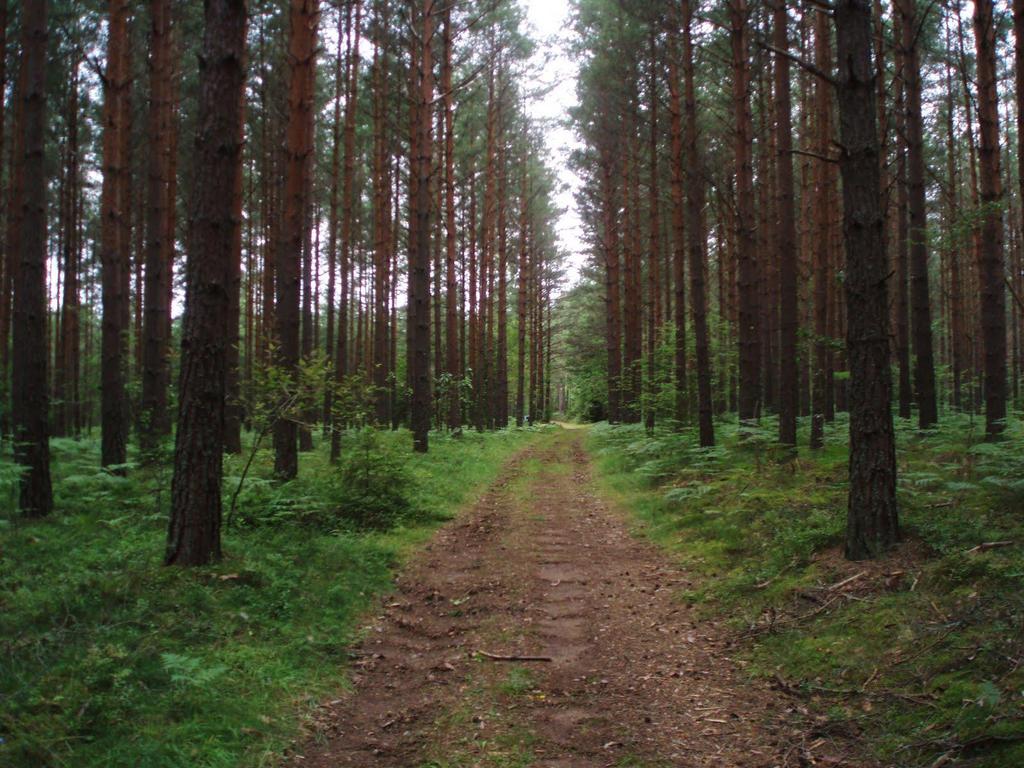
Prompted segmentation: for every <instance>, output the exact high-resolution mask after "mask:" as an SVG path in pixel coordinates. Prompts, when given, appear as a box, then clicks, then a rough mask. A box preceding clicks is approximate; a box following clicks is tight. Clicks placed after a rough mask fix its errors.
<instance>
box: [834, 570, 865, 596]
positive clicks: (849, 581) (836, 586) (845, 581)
mask: <svg viewBox="0 0 1024 768" xmlns="http://www.w3.org/2000/svg"><path fill="white" fill-rule="evenodd" d="M867 575H868V572H867V571H861V572H860V573H855V574H854V575H853V576H851V577H850V578H848V579H843V580H842V581H840V582H839V583H838V584H833V585H831V586H830V587H829V588H828V591H829V592H835V591H836V590H838V589H842V588H843V587H845V586H847V585H848V584H852V583H853V582H855V581H856V580H857V579H860V578H862V577H864V576H867Z"/></svg>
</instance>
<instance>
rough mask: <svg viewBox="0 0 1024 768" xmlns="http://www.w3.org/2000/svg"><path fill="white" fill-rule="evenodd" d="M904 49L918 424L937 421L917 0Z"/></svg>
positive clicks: (905, 27)
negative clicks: (929, 285) (929, 287)
mask: <svg viewBox="0 0 1024 768" xmlns="http://www.w3.org/2000/svg"><path fill="white" fill-rule="evenodd" d="M898 5H899V13H900V16H901V23H900V32H901V34H902V48H903V66H902V74H903V83H904V92H905V98H904V111H905V117H904V126H905V132H906V142H907V178H906V183H907V213H908V215H909V217H910V220H909V225H908V232H909V237H910V320H911V332H912V334H913V338H914V386H915V390H916V399H917V408H918V424H919V425H920V427H921V428H922V429H924V428H927V427H929V426H931V425H932V424H934V423H935V422H936V421H938V418H939V412H938V405H937V403H936V397H935V359H934V352H933V349H932V318H931V299H930V296H929V289H928V229H927V226H928V221H927V209H926V201H925V188H924V121H923V117H922V115H921V64H920V56H919V53H918V40H919V34H920V26H921V25H922V24H923V22H924V19H921V18H919V17H918V13H917V0H899V3H898Z"/></svg>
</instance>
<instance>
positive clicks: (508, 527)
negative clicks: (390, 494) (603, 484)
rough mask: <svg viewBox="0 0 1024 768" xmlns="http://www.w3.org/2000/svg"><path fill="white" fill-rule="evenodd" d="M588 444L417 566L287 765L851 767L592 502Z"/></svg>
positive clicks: (488, 501)
mask: <svg viewBox="0 0 1024 768" xmlns="http://www.w3.org/2000/svg"><path fill="white" fill-rule="evenodd" d="M582 442H583V433H581V432H578V431H576V432H569V431H561V430H560V431H559V432H558V433H557V434H555V435H553V436H551V437H545V438H543V440H542V441H541V442H540V443H538V444H537V445H535V446H534V447H532V448H530V449H528V450H526V451H524V452H523V453H521V454H520V455H518V456H517V457H516V458H515V459H513V460H512V461H511V462H510V463H509V465H508V466H507V467H506V468H505V470H504V472H503V475H502V477H501V478H500V479H499V480H498V482H496V483H495V485H494V486H493V487H492V488H491V489H490V490H489V491H488V492H487V493H486V494H485V495H484V496H483V497H482V498H481V499H480V500H479V501H478V502H477V503H476V505H475V506H474V507H473V508H472V509H470V510H468V511H466V512H465V513H464V514H463V515H462V516H460V517H459V518H458V519H456V520H454V521H453V522H452V523H450V524H448V525H447V526H446V527H445V528H444V529H442V530H441V531H440V532H439V533H438V535H437V537H436V538H435V539H434V541H433V542H432V544H431V545H430V546H429V547H428V548H427V549H426V551H424V552H423V553H422V554H421V555H420V556H419V557H418V558H417V559H416V560H415V561H414V562H413V563H411V564H410V565H409V567H408V568H407V569H406V571H405V572H404V574H403V575H402V577H401V579H400V580H399V584H398V589H397V591H396V593H395V594H394V595H392V596H391V597H390V598H388V600H387V601H386V603H385V604H384V605H383V606H382V608H381V612H380V615H379V616H377V618H376V619H375V621H374V622H373V623H372V625H371V626H369V627H368V629H367V632H366V637H365V640H364V641H363V643H362V644H361V645H360V646H359V647H358V649H357V654H358V656H357V658H356V661H355V662H354V667H353V670H352V680H353V683H354V690H353V691H352V692H351V693H346V694H343V695H342V696H341V698H339V699H337V700H335V701H332V702H330V703H328V704H325V705H324V707H323V708H322V709H321V710H320V711H319V712H318V714H317V717H316V719H315V726H316V729H315V732H314V733H312V734H311V735H310V737H309V740H308V742H307V743H306V744H305V745H304V746H303V747H302V748H301V750H300V754H297V755H293V756H292V757H291V765H293V766H316V767H317V768H328V767H331V768H335V767H337V766H358V767H359V768H374V767H379V768H423V767H425V766H431V767H432V768H469V767H470V766H474V767H476V766H479V767H480V768H512V767H523V768H525V766H536V767H537V768H542V767H545V768H597V767H598V766H602V767H603V766H633V767H635V768H654V767H655V766H658V767H660V766H723V767H724V766H783V765H791V766H797V765H855V763H851V762H846V761H844V760H841V759H839V758H838V757H835V755H840V754H842V753H843V752H844V751H848V750H847V748H846V745H838V744H833V743H831V742H830V741H828V740H827V739H825V738H818V736H817V735H816V734H814V733H812V732H811V731H810V730H809V725H808V723H807V719H806V717H804V716H803V715H802V714H801V713H800V709H799V707H798V705H797V702H795V701H793V700H790V699H788V698H787V697H786V696H785V694H783V693H781V692H778V691H773V690H769V689H767V688H766V687H762V686H758V685H755V684H752V683H751V682H750V681H749V680H748V679H747V678H746V677H744V675H743V673H742V671H740V670H739V669H738V667H737V666H736V664H735V663H734V662H733V661H732V660H731V658H730V652H729V643H728V638H729V633H728V632H727V631H726V630H725V629H723V628H720V627H718V626H716V625H715V624H712V623H708V622H706V621H701V620H697V619H696V618H695V617H694V616H693V615H692V613H691V612H690V610H689V609H688V608H686V607H685V606H684V605H683V604H682V603H681V602H679V601H678V600H677V599H676V596H677V595H678V592H679V591H680V590H681V589H684V588H685V587H686V586H687V581H686V575H685V574H684V573H682V572H680V571H678V570H677V569H675V568H674V567H673V566H672V565H671V564H670V563H669V561H668V560H667V559H666V558H665V557H664V556H663V555H662V554H660V553H659V552H658V551H657V550H655V549H654V548H653V547H652V546H650V545H648V544H646V543H644V542H642V541H640V540H638V539H637V538H635V537H634V536H632V535H631V534H630V533H629V530H628V527H627V524H626V522H625V521H624V518H623V517H622V516H621V515H620V514H619V513H617V512H616V511H615V510H612V509H610V508H609V506H608V505H607V504H606V503H604V502H603V501H602V500H601V499H600V498H599V497H598V496H597V494H596V491H595V490H594V485H593V482H592V479H591V469H590V465H589V462H588V459H587V456H586V455H585V453H584V451H583V447H582ZM484 654H492V655H495V656H504V657H541V658H543V659H549V660H517V659H512V660H496V659H493V658H489V657H487V656H486V655H484Z"/></svg>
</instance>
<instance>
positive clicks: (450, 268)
mask: <svg viewBox="0 0 1024 768" xmlns="http://www.w3.org/2000/svg"><path fill="white" fill-rule="evenodd" d="M443 37H444V41H443V43H444V63H443V66H442V68H441V90H442V91H443V94H444V197H445V301H446V305H445V372H446V373H447V374H448V375H449V376H450V377H451V378H450V385H449V386H450V387H451V388H452V391H451V392H449V393H448V415H447V421H448V428H449V429H451V430H452V431H457V430H458V429H459V428H460V427H461V426H462V407H461V400H460V394H461V393H460V390H461V386H460V385H461V380H462V371H461V370H460V366H459V346H458V344H459V339H458V325H459V317H458V284H457V283H456V280H455V244H456V235H457V233H456V229H455V123H454V117H455V97H454V94H453V92H452V69H453V66H452V46H453V40H452V8H451V3H447V4H446V5H445V7H444V32H443ZM524 178H525V176H524ZM523 204H524V205H525V199H524V200H523ZM521 366H522V358H521V357H520V371H521ZM521 381H522V374H521V373H520V384H521ZM516 413H517V418H516V423H517V424H518V425H519V426H522V405H521V402H520V407H519V408H518V409H517V411H516Z"/></svg>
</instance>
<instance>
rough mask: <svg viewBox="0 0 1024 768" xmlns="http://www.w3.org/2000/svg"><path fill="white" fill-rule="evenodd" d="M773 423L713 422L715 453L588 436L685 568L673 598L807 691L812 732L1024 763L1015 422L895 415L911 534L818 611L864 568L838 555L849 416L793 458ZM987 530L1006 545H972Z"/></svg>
mask: <svg viewBox="0 0 1024 768" xmlns="http://www.w3.org/2000/svg"><path fill="white" fill-rule="evenodd" d="M774 427H775V425H774V423H773V422H772V421H770V420H766V421H765V423H764V425H763V427H762V428H761V429H759V430H755V431H754V432H753V434H751V435H749V436H748V437H747V438H746V439H743V440H741V439H740V436H739V435H738V429H737V426H736V424H735V423H729V422H725V423H722V424H719V425H718V435H719V438H720V446H719V447H717V448H715V449H711V450H702V449H700V448H696V447H694V446H696V444H697V440H696V437H695V435H693V434H692V433H691V432H683V433H679V434H674V433H670V432H661V431H659V432H656V433H654V434H653V435H648V434H645V432H644V431H643V429H642V428H640V427H634V426H622V427H609V426H608V425H596V426H595V427H593V428H592V430H591V435H590V437H589V441H590V443H591V447H592V448H593V450H594V452H595V453H596V454H597V455H598V463H599V467H600V469H601V482H602V483H603V485H604V486H605V490H606V491H607V492H608V493H609V494H610V495H611V496H613V497H615V498H617V499H618V500H620V501H621V502H622V503H623V505H624V506H626V507H628V508H629V509H631V510H632V511H634V512H635V513H636V519H637V521H638V526H639V527H640V528H641V529H642V530H643V532H644V533H645V534H646V535H647V536H649V537H651V538H652V539H653V540H655V541H656V542H658V543H659V544H660V545H661V546H663V547H664V548H665V549H667V550H668V551H669V552H670V553H671V554H672V555H673V557H674V558H676V559H678V561H679V562H680V563H681V564H682V565H683V566H684V567H685V568H686V569H687V570H688V571H689V572H690V573H691V574H693V575H694V576H695V577H696V581H695V585H694V587H693V588H692V589H691V590H689V591H688V592H685V593H682V594H680V596H679V598H680V599H681V600H683V601H685V602H687V603H689V604H691V605H693V606H694V607H695V609H696V610H697V611H698V612H699V613H702V614H704V615H714V616H719V617H726V618H728V619H729V620H730V623H731V626H732V627H733V628H734V630H735V631H736V632H737V634H738V635H740V636H742V637H744V638H746V639H745V641H744V644H743V648H744V653H743V661H744V663H745V665H746V667H747V669H748V670H749V671H750V673H751V674H753V675H755V676H762V677H767V678H771V679H774V680H775V682H776V684H779V685H783V686H785V687H787V688H789V689H790V690H791V691H794V692H796V693H797V694H798V695H802V696H804V697H805V698H806V700H807V702H808V703H809V705H810V706H811V707H812V708H814V709H816V710H817V711H818V712H819V713H823V714H825V715H826V716H827V717H828V718H829V720H828V724H827V726H825V727H824V728H823V730H824V731H828V730H830V729H840V730H844V731H847V732H851V733H862V734H863V737H864V743H865V744H866V745H868V747H869V748H870V749H871V750H872V751H873V752H874V753H875V754H876V756H877V757H878V758H879V759H880V760H881V761H882V762H883V763H884V764H886V765H899V766H927V765H931V764H932V763H933V762H934V761H935V760H936V759H938V758H939V757H940V756H942V755H945V754H947V753H948V754H949V757H950V758H957V759H962V760H965V761H968V762H965V764H970V765H977V766H991V767H992V768H995V767H996V766H1007V765H1021V764H1024V670H1022V667H1024V480H1022V478H1024V439H1022V438H1024V430H1022V428H1021V424H1020V422H1019V421H1017V420H1015V421H1014V422H1012V423H1011V425H1010V428H1009V429H1008V434H1007V436H1006V439H1005V440H1003V441H1001V442H999V443H995V444H987V443H984V442H981V438H982V437H983V434H982V425H980V424H978V423H977V422H974V423H972V422H971V421H970V420H969V419H968V418H967V417H963V416H954V415H947V416H946V417H945V418H944V420H943V423H942V425H941V426H940V427H938V428H936V429H932V430H929V431H928V432H926V433H921V432H919V431H917V430H915V429H912V428H911V427H910V426H909V425H906V424H900V425H899V426H898V431H897V438H898V461H899V469H900V478H901V479H900V486H899V501H900V507H901V517H902V524H903V530H904V534H905V539H906V542H905V543H904V544H903V545H901V547H900V548H899V549H898V550H897V551H896V552H894V553H892V555H891V556H890V557H888V558H887V559H885V560H884V561H882V563H880V564H878V565H869V564H866V565H864V566H863V567H864V568H867V569H868V570H869V578H867V579H865V580H864V583H863V584H862V585H860V587H856V586H855V587H853V588H851V590H850V592H851V593H853V594H854V597H857V598H859V599H852V598H851V599H840V600H837V601H836V602H835V603H834V604H832V605H829V606H827V607H826V609H824V610H821V611H817V612H816V610H815V609H816V608H817V607H818V606H819V605H820V602H819V603H816V602H812V601H810V600H808V599H807V595H809V594H810V595H811V596H813V595H815V594H817V595H819V600H820V599H821V598H820V595H822V594H823V593H822V588H823V587H825V586H827V585H830V584H834V583H836V582H837V581H839V580H840V579H841V578H843V577H844V576H845V575H849V574H854V573H856V572H857V571H858V570H859V569H861V567H862V566H860V565H847V564H844V563H843V561H842V559H841V554H840V547H841V543H842V536H843V531H844V526H845V519H846V472H847V466H846V462H847V452H846V448H845V442H846V439H845V435H846V429H847V427H846V424H845V422H843V421H842V420H841V419H840V421H837V422H836V424H834V425H831V426H830V428H829V430H828V439H829V442H828V446H827V447H826V448H825V449H823V450H821V451H817V452H812V451H809V450H807V449H804V448H801V449H800V451H799V454H798V455H797V456H793V455H792V454H791V453H789V452H787V451H783V450H781V449H780V448H778V447H777V446H775V445H773V437H774ZM804 427H806V425H804ZM801 444H802V445H806V432H803V433H802V434H801ZM993 541H1011V542H1014V544H1013V545H1012V546H1007V547H1003V548H998V549H991V550H988V551H985V552H981V553H968V550H970V549H971V548H972V547H975V546H976V545H978V544H980V543H982V542H993ZM896 571H903V572H904V573H902V574H897V573H895V572H896ZM886 574H890V577H889V578H888V579H887V577H886ZM826 597H827V596H826ZM771 616H775V617H776V622H777V624H772V623H771V620H770V619H769V617H771ZM769 625H770V628H769Z"/></svg>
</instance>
